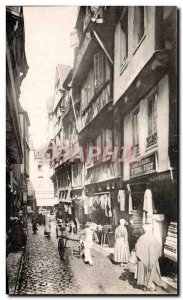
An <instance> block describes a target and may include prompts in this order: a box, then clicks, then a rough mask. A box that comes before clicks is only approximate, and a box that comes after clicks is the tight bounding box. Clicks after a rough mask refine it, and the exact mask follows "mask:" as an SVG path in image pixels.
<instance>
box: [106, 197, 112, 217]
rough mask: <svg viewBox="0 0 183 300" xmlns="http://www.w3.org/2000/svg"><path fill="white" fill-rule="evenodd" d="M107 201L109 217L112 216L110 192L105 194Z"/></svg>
mask: <svg viewBox="0 0 183 300" xmlns="http://www.w3.org/2000/svg"><path fill="white" fill-rule="evenodd" d="M107 203H108V206H109V213H108V216H109V217H110V218H111V217H112V211H111V196H110V194H108V195H107Z"/></svg>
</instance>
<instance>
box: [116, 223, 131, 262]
mask: <svg viewBox="0 0 183 300" xmlns="http://www.w3.org/2000/svg"><path fill="white" fill-rule="evenodd" d="M125 222H126V221H125V220H124V219H120V225H119V226H118V227H117V228H116V230H115V245H114V261H115V262H116V263H118V264H120V265H121V266H123V264H124V263H128V259H129V255H130V251H129V244H128V233H127V229H126V227H125V226H124V225H125Z"/></svg>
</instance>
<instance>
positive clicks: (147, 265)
mask: <svg viewBox="0 0 183 300" xmlns="http://www.w3.org/2000/svg"><path fill="white" fill-rule="evenodd" d="M143 229H144V231H145V233H144V234H143V235H141V236H140V238H139V239H138V241H137V243H136V245H135V249H136V256H137V258H138V262H137V286H139V287H141V288H143V289H144V290H150V291H154V290H155V285H154V284H156V285H157V286H161V284H162V282H161V273H160V268H159V262H158V259H159V257H160V256H161V245H160V244H159V242H158V240H157V239H156V237H155V236H154V235H153V233H152V225H151V224H144V225H143Z"/></svg>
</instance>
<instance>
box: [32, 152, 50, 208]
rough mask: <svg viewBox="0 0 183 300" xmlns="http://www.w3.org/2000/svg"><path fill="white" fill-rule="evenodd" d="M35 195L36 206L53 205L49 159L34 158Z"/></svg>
mask: <svg viewBox="0 0 183 300" xmlns="http://www.w3.org/2000/svg"><path fill="white" fill-rule="evenodd" d="M35 196H36V202H37V206H53V205H54V187H53V183H52V181H51V179H50V166H49V160H48V161H46V160H40V159H39V158H35ZM44 204H45V205H44ZM49 204H50V205H49Z"/></svg>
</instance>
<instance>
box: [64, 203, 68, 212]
mask: <svg viewBox="0 0 183 300" xmlns="http://www.w3.org/2000/svg"><path fill="white" fill-rule="evenodd" d="M64 210H65V212H68V206H67V205H66V204H64Z"/></svg>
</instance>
